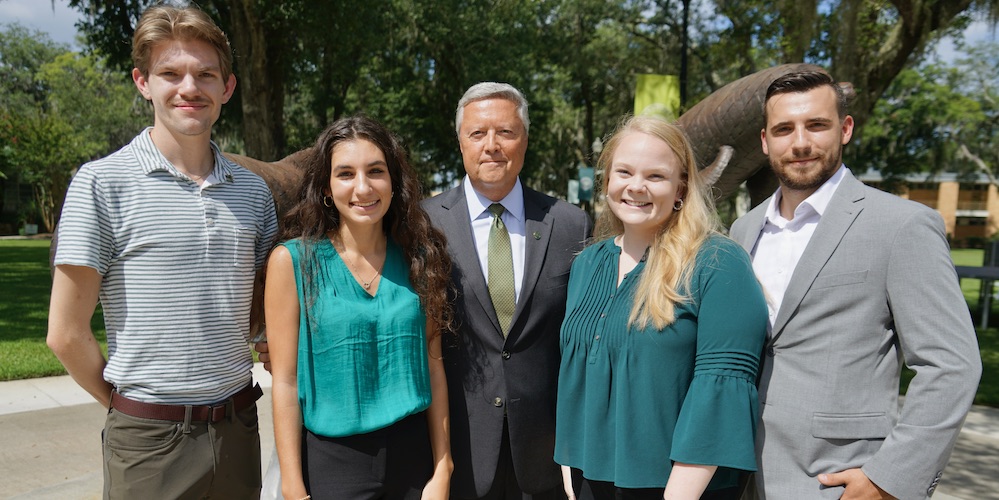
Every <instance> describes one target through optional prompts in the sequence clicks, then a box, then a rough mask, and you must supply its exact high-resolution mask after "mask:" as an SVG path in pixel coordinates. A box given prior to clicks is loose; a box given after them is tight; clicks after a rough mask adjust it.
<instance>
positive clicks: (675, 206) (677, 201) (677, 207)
mask: <svg viewBox="0 0 999 500" xmlns="http://www.w3.org/2000/svg"><path fill="white" fill-rule="evenodd" d="M677 203H679V205H677ZM681 208H683V198H680V199H679V200H676V201H675V202H673V211H674V212H679V211H680V209H681Z"/></svg>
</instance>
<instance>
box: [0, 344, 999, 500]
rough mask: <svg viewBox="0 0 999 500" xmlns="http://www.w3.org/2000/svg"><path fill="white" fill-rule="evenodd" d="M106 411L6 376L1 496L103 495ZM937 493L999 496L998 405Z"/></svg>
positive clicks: (980, 420)
mask: <svg viewBox="0 0 999 500" xmlns="http://www.w3.org/2000/svg"><path fill="white" fill-rule="evenodd" d="M253 377H254V380H257V381H258V382H260V385H261V386H262V387H264V397H263V398H261V400H260V401H258V402H257V405H258V411H259V415H260V448H261V454H262V457H263V458H262V465H263V467H267V463H268V461H269V460H270V456H271V452H272V450H273V449H274V432H273V424H272V420H271V398H270V385H271V378H270V374H268V373H267V372H266V371H264V370H263V367H262V366H261V365H260V364H259V363H258V364H257V365H256V366H255V367H254V370H253ZM104 416H105V412H104V410H103V409H102V408H101V406H100V405H98V404H97V403H95V402H93V399H92V398H91V397H90V395H88V394H87V393H86V392H84V391H83V389H80V388H79V386H77V385H76V383H75V382H73V380H72V379H71V378H69V376H63V377H48V378H40V379H30V380H17V381H11V382H0V484H2V485H3V487H2V488H0V498H14V499H29V498H30V499H53V500H55V499H59V500H62V499H87V500H89V499H99V498H100V497H101V485H102V482H103V477H102V473H101V429H103V428H104ZM933 498H934V499H936V500H979V499H997V500H999V410H997V409H994V408H986V407H974V408H973V409H972V411H971V413H970V414H969V415H968V419H967V422H966V423H965V425H964V429H963V431H962V432H961V437H960V438H959V439H958V442H957V446H956V447H955V449H954V454H953V456H952V457H951V460H950V464H949V465H948V467H947V470H946V471H944V475H943V479H941V481H940V486H939V487H938V488H937V491H936V494H934V495H933Z"/></svg>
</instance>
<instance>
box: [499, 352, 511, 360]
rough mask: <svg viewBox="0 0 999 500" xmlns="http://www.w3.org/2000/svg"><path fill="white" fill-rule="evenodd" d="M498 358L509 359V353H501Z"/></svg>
mask: <svg viewBox="0 0 999 500" xmlns="http://www.w3.org/2000/svg"><path fill="white" fill-rule="evenodd" d="M500 356H503V359H510V351H503V352H501V353H500Z"/></svg>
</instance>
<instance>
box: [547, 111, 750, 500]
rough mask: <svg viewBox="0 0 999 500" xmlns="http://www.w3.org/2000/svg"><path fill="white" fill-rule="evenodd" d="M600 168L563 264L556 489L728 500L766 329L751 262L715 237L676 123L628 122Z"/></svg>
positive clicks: (744, 445) (744, 461)
mask: <svg viewBox="0 0 999 500" xmlns="http://www.w3.org/2000/svg"><path fill="white" fill-rule="evenodd" d="M599 168H600V169H602V171H603V181H602V188H603V193H604V195H605V197H606V201H605V203H606V207H605V210H604V211H603V213H602V215H601V218H600V219H599V220H598V221H597V228H596V238H595V241H596V243H595V244H593V245H591V246H589V247H587V248H586V249H585V250H583V252H582V253H581V254H580V255H579V256H578V257H577V258H576V260H575V262H574V263H573V265H572V272H571V274H570V277H569V288H568V302H567V309H566V317H565V321H564V322H563V323H562V330H561V349H562V362H561V367H560V372H559V386H558V405H557V415H556V422H557V427H556V438H555V461H556V462H558V463H559V464H561V465H562V466H563V478H564V483H565V489H566V494H567V495H568V496H569V497H570V498H574V497H576V496H578V497H579V498H596V499H603V498H608V499H614V498H650V499H658V498H664V497H665V498H667V499H673V498H677V499H681V498H682V499H696V498H729V497H733V496H736V495H737V491H736V490H737V477H738V470H749V471H751V470H755V468H756V460H755V454H754V448H753V443H754V434H755V430H756V418H757V412H758V408H757V395H756V386H755V380H756V374H757V370H758V366H759V356H760V353H761V351H762V348H763V341H764V337H765V335H766V325H767V308H766V303H765V302H764V297H763V293H762V291H761V289H760V286H759V284H758V283H757V281H756V278H755V277H754V275H753V269H752V265H751V263H750V260H749V256H748V255H746V252H745V251H744V250H743V249H742V248H741V247H739V246H738V245H737V244H736V243H735V242H733V241H731V240H729V239H728V238H726V237H724V236H722V235H720V234H718V232H717V228H718V226H719V224H718V220H717V216H716V214H715V211H714V207H713V205H712V203H711V199H710V197H709V196H708V195H707V191H706V188H705V186H703V184H702V183H701V181H700V179H699V177H698V175H697V167H696V164H695V161H694V157H693V152H692V151H691V148H690V146H689V144H688V141H687V139H686V137H685V136H684V134H683V132H682V131H681V130H680V129H679V128H677V127H676V126H674V125H671V124H669V123H667V122H664V121H662V120H660V119H657V118H652V117H644V116H640V117H634V118H631V119H628V120H627V121H625V122H624V124H623V125H622V126H621V127H620V129H619V130H618V131H617V132H616V133H615V134H614V135H613V136H612V137H611V139H610V140H609V141H608V142H607V146H606V148H605V149H604V152H603V154H602V155H601V157H600V160H599ZM573 479H575V481H573ZM573 483H575V484H573ZM702 495H703V496H702Z"/></svg>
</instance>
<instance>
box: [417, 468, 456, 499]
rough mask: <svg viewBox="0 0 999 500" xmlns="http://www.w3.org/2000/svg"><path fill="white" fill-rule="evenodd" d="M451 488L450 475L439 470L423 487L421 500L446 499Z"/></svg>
mask: <svg viewBox="0 0 999 500" xmlns="http://www.w3.org/2000/svg"><path fill="white" fill-rule="evenodd" d="M450 488H451V475H450V474H445V473H443V471H439V472H437V473H436V474H434V476H433V477H431V478H430V481H428V482H427V485H426V486H424V487H423V495H422V496H420V498H421V499H422V500H447V498H448V495H449V494H450V491H449V490H450Z"/></svg>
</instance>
